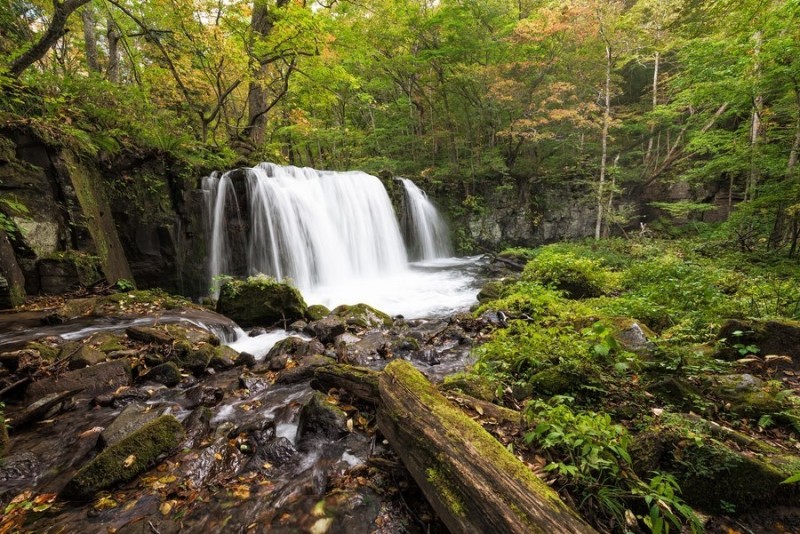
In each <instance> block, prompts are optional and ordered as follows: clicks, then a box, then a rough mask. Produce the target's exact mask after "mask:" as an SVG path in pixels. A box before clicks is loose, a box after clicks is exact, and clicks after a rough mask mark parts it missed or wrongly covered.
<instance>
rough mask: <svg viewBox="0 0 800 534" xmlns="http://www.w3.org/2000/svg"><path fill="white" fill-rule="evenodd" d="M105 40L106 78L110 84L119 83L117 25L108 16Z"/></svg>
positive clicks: (118, 36) (118, 35)
mask: <svg viewBox="0 0 800 534" xmlns="http://www.w3.org/2000/svg"><path fill="white" fill-rule="evenodd" d="M106 26H107V28H106V39H107V41H108V66H107V68H106V76H108V81H110V82H111V83H119V39H120V34H119V31H117V24H116V23H115V22H114V19H113V18H111V16H109V17H108V18H107V19H106Z"/></svg>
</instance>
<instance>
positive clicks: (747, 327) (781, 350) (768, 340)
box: [716, 319, 800, 369]
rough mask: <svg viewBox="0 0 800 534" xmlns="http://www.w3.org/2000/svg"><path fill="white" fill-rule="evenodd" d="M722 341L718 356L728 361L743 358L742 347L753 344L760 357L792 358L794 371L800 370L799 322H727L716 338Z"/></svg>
mask: <svg viewBox="0 0 800 534" xmlns="http://www.w3.org/2000/svg"><path fill="white" fill-rule="evenodd" d="M717 339H718V340H719V341H723V340H724V342H723V343H722V349H721V350H720V351H719V352H718V353H717V355H716V357H717V358H720V359H725V360H729V361H733V360H737V359H739V358H741V356H742V355H741V354H740V352H739V350H738V349H739V347H740V346H744V347H746V346H749V345H754V346H756V347H758V354H759V355H763V356H766V355H768V354H776V355H779V356H789V357H791V358H792V359H793V360H794V365H793V368H794V369H800V322H798V321H743V320H739V319H731V320H729V321H726V322H725V324H723V325H722V327H721V328H720V331H719V334H718V335H717Z"/></svg>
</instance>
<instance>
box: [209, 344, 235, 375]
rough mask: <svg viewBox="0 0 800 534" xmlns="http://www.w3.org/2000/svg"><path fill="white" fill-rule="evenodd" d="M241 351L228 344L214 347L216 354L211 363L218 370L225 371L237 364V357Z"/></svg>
mask: <svg viewBox="0 0 800 534" xmlns="http://www.w3.org/2000/svg"><path fill="white" fill-rule="evenodd" d="M238 357H239V353H238V352H236V351H235V350H234V349H232V348H231V347H229V346H227V345H220V346H219V347H214V356H212V357H211V362H210V363H209V365H210V366H211V367H212V368H213V369H216V370H217V371H224V370H226V369H230V368H232V367H235V366H236V359H237V358H238Z"/></svg>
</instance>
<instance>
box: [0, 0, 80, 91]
mask: <svg viewBox="0 0 800 534" xmlns="http://www.w3.org/2000/svg"><path fill="white" fill-rule="evenodd" d="M87 3H89V0H64V2H59V1H58V0H53V18H52V19H51V20H50V25H49V26H48V27H47V31H45V33H44V35H42V37H41V38H40V39H39V40H38V41H37V42H36V44H34V45H33V46H32V47H31V48H29V49H28V51H27V52H25V53H24V54H22V55H21V56H19V57H18V58H17V59H16V60H14V62H13V63H12V64H11V67H10V68H9V69H8V73H9V74H10V75H11V76H12V77H14V78H19V76H20V75H21V74H22V73H23V72H25V70H26V69H27V68H28V67H30V66H31V65H33V64H34V63H35V62H37V61H39V60H40V59H42V58H43V57H44V55H45V54H46V53H47V52H48V51H49V50H50V49H51V48H52V47H53V45H55V44H56V43H57V42H58V40H59V39H61V37H63V36H64V34H65V33H66V32H67V28H66V27H67V19H68V18H69V16H70V15H72V13H74V12H75V10H76V9H78V8H79V7H81V6H82V5H84V4H87Z"/></svg>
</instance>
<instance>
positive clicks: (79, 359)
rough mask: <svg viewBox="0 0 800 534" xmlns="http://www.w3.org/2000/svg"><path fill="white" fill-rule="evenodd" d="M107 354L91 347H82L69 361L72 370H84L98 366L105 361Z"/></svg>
mask: <svg viewBox="0 0 800 534" xmlns="http://www.w3.org/2000/svg"><path fill="white" fill-rule="evenodd" d="M105 359H106V354H105V353H104V352H100V351H99V350H97V349H95V348H92V347H90V346H89V345H83V346H81V347H80V348H79V349H78V350H77V351H76V352H75V353H74V354H73V355H72V356H71V357H70V359H69V368H70V369H82V368H84V367H89V366H90V365H97V364H98V363H100V362H102V361H105Z"/></svg>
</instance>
